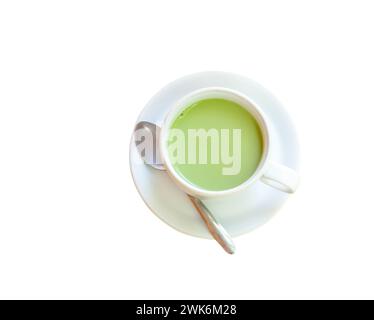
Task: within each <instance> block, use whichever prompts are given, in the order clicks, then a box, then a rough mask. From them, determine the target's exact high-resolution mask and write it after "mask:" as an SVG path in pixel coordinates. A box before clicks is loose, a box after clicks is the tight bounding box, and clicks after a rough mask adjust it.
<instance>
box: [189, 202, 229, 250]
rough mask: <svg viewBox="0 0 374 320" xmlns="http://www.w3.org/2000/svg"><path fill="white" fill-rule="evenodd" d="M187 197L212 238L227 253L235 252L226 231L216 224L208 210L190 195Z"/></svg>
mask: <svg viewBox="0 0 374 320" xmlns="http://www.w3.org/2000/svg"><path fill="white" fill-rule="evenodd" d="M188 197H189V198H190V200H191V202H192V204H193V206H194V207H195V209H196V210H197V212H198V213H199V214H200V216H201V218H202V219H203V221H204V223H205V224H206V226H207V228H208V230H209V232H210V234H211V235H212V236H213V238H214V239H215V240H216V241H217V242H218V243H219V244H220V245H221V246H222V248H223V249H224V250H225V251H226V252H227V253H230V254H233V253H234V252H235V245H234V242H233V241H232V239H231V237H230V235H229V234H228V233H227V231H226V230H225V229H224V228H223V227H222V225H221V224H219V223H218V222H217V220H216V219H215V218H214V216H213V215H212V214H211V212H210V211H209V209H208V208H207V207H206V206H205V204H204V203H203V202H202V201H201V200H200V199H197V198H195V197H192V196H190V195H188Z"/></svg>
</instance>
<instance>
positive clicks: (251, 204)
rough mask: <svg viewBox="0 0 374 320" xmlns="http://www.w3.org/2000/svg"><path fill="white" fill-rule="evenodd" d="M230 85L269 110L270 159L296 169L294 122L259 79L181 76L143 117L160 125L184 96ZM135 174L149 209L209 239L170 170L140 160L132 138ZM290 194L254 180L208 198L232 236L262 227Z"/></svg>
mask: <svg viewBox="0 0 374 320" xmlns="http://www.w3.org/2000/svg"><path fill="white" fill-rule="evenodd" d="M212 86H217V87H226V88H230V89H233V90H237V91H240V92H242V93H244V94H245V95H247V96H248V97H250V98H251V99H252V100H253V101H254V102H255V103H256V104H257V105H258V106H259V107H260V108H261V109H262V110H263V112H264V113H265V114H266V116H267V119H268V120H269V122H270V128H269V129H270V134H271V136H272V139H273V142H272V143H273V146H272V147H273V150H272V159H271V160H274V161H276V162H278V163H280V164H284V165H286V166H288V167H290V168H292V169H294V170H296V171H298V167H299V146H298V141H297V136H296V132H295V129H294V126H293V124H292V121H291V119H290V117H289V115H288V114H287V112H286V110H285V109H284V108H283V107H282V105H281V104H280V102H279V101H278V100H277V99H276V98H275V97H274V96H273V95H272V94H271V93H269V92H268V91H267V90H266V89H264V88H263V87H262V86H260V85H259V84H257V83H256V82H254V81H252V80H250V79H248V78H246V77H243V76H240V75H236V74H232V73H226V72H216V71H214V72H201V73H196V74H192V75H188V76H186V77H183V78H180V79H177V80H175V81H173V82H172V83H170V84H168V85H167V86H166V87H164V88H163V89H161V90H160V91H159V92H158V93H157V94H156V95H155V96H153V98H152V99H151V100H150V101H149V102H148V104H147V105H146V106H145V108H144V109H143V111H142V113H141V114H140V116H139V118H138V122H139V121H143V120H146V121H150V122H154V123H157V124H161V123H162V122H163V119H164V117H165V115H166V113H167V111H168V110H169V108H170V107H171V106H172V105H173V104H174V103H175V102H176V101H177V100H179V99H180V98H181V97H183V96H184V95H186V94H188V93H190V92H192V91H194V90H197V89H201V88H205V87H212ZM130 167H131V173H132V176H133V179H134V182H135V185H136V187H137V189H138V192H139V194H140V195H141V197H142V198H143V200H144V202H145V203H146V204H147V205H148V207H149V208H150V209H151V210H152V211H153V212H154V213H155V214H156V215H157V216H158V217H159V218H160V219H161V220H162V221H164V222H165V223H167V224H168V225H170V226H171V227H173V228H174V229H176V230H178V231H181V232H183V233H186V234H189V235H192V236H195V237H200V238H209V239H210V238H211V235H210V234H209V232H208V230H207V229H206V226H205V225H204V223H203V222H202V221H201V218H200V216H199V215H198V213H197V212H196V211H195V209H194V208H193V207H192V205H191V202H190V200H189V199H188V198H187V196H186V195H185V194H184V193H183V192H182V191H180V190H179V189H178V188H177V187H176V186H175V185H174V183H173V182H172V181H171V179H170V178H169V176H168V174H167V173H166V172H162V171H158V170H155V169H153V168H151V167H149V166H147V165H145V164H144V163H142V161H141V159H140V156H139V154H138V151H137V149H136V146H135V143H134V141H133V139H132V140H131V143H130ZM287 198H288V194H286V193H283V192H281V191H278V190H276V189H273V188H271V187H269V186H267V185H265V184H263V183H261V182H256V183H255V184H254V185H252V186H251V187H249V188H248V189H246V190H243V191H242V192H240V193H237V194H235V195H230V196H227V197H224V198H218V199H209V200H204V203H205V204H206V205H207V207H208V208H209V209H210V210H211V211H212V213H214V216H215V217H216V218H217V220H218V221H219V222H220V223H221V224H222V225H223V226H224V227H225V229H226V230H227V231H228V232H229V233H230V235H231V236H233V237H235V236H239V235H241V234H244V233H247V232H250V231H251V230H253V229H255V228H257V227H259V226H261V225H263V224H264V223H265V222H267V221H268V220H269V219H270V218H271V217H272V216H273V215H274V214H275V212H277V211H278V210H279V209H280V208H281V206H282V205H283V203H284V202H285V201H286V199H287Z"/></svg>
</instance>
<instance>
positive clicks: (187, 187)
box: [159, 87, 270, 198]
mask: <svg viewBox="0 0 374 320" xmlns="http://www.w3.org/2000/svg"><path fill="white" fill-rule="evenodd" d="M217 92H220V93H226V94H229V95H231V96H236V97H237V98H239V99H240V100H242V101H243V102H245V105H242V104H240V103H239V104H240V105H241V106H242V107H243V108H245V109H246V110H247V111H248V112H250V113H251V115H252V116H253V117H255V119H256V121H257V123H258V125H259V127H260V130H261V133H262V139H263V146H264V148H263V152H262V157H261V160H260V163H259V165H258V167H257V168H256V170H255V172H254V173H253V174H252V175H251V176H250V177H249V178H248V179H247V180H245V181H244V182H243V183H241V184H239V185H237V186H235V187H233V188H229V189H224V190H207V189H203V188H200V187H198V186H196V185H193V184H192V183H190V182H188V181H187V180H186V179H184V178H183V177H182V176H181V175H180V174H179V173H178V172H177V171H176V170H175V169H174V167H173V165H172V164H171V161H170V158H169V156H168V150H167V141H168V132H169V129H170V125H171V122H172V121H174V120H175V118H176V116H178V115H179V114H180V113H181V112H182V111H183V110H184V109H185V108H187V107H188V103H186V102H187V100H191V99H192V98H193V97H194V96H197V95H201V94H203V93H217ZM225 99H226V98H225ZM227 100H230V99H229V98H228V99H227ZM236 102H237V101H236ZM159 143H160V145H159V148H160V155H161V157H162V160H163V164H164V166H165V168H166V172H167V173H168V174H169V176H170V177H171V178H172V180H174V182H176V183H177V185H178V186H179V187H180V188H181V189H183V190H184V191H185V192H186V193H188V194H191V195H194V196H197V197H201V198H212V197H221V196H226V195H229V194H233V193H236V192H239V191H241V190H243V189H245V188H247V187H248V186H250V185H251V184H252V183H254V182H255V181H257V180H258V179H259V178H260V177H261V176H262V175H263V173H264V170H265V166H266V163H267V161H268V159H269V151H270V135H269V126H268V122H267V120H266V117H265V115H264V113H263V112H262V111H261V109H260V107H259V106H258V105H257V104H256V103H255V102H254V101H253V100H252V99H250V98H249V97H248V96H246V95H244V94H242V93H241V92H239V91H237V90H233V89H229V88H225V87H206V88H202V89H198V90H194V91H192V92H190V93H189V94H187V95H185V96H183V97H182V98H180V99H179V100H177V102H176V103H174V105H173V106H172V107H171V108H170V110H169V112H168V113H167V115H166V117H165V118H164V121H163V124H162V126H161V131H160V140H159Z"/></svg>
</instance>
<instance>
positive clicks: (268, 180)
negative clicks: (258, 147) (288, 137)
mask: <svg viewBox="0 0 374 320" xmlns="http://www.w3.org/2000/svg"><path fill="white" fill-rule="evenodd" d="M261 181H262V182H263V183H265V184H267V185H269V186H271V187H273V188H276V189H278V190H280V191H283V192H287V193H294V192H295V191H296V189H297V186H298V184H299V176H298V174H297V173H296V172H295V171H294V170H292V169H290V168H288V167H286V166H283V165H281V164H278V163H275V162H270V163H269V165H268V167H267V170H265V173H264V174H263V176H262V177H261Z"/></svg>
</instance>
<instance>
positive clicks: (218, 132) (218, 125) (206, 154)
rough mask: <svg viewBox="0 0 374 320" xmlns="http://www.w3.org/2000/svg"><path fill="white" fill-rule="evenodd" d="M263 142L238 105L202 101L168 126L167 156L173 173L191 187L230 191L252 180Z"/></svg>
mask: <svg viewBox="0 0 374 320" xmlns="http://www.w3.org/2000/svg"><path fill="white" fill-rule="evenodd" d="M262 151H263V138H262V134H261V130H260V127H259V125H258V123H257V121H256V120H255V118H254V117H253V116H252V115H251V114H250V113H249V112H248V111H247V110H246V109H244V108H243V107H241V106H240V105H239V104H237V103H235V102H232V101H229V100H225V99H205V100H200V101H198V102H195V103H193V104H191V105H190V106H187V107H186V108H185V109H184V111H183V112H181V113H180V114H179V115H178V117H177V118H176V119H175V120H174V122H173V123H172V125H171V128H170V132H169V137H168V152H169V157H170V159H171V161H172V164H173V167H174V169H175V170H176V171H177V173H178V174H179V175H180V176H181V177H183V179H185V180H187V181H188V182H189V183H191V184H192V185H194V186H196V187H199V188H202V189H205V190H211V191H219V190H226V189H231V188H234V187H236V186H238V185H240V184H242V183H243V182H245V181H246V180H248V178H250V177H251V176H252V174H253V173H254V172H255V171H256V169H257V167H258V165H259V163H260V161H261V157H262Z"/></svg>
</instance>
